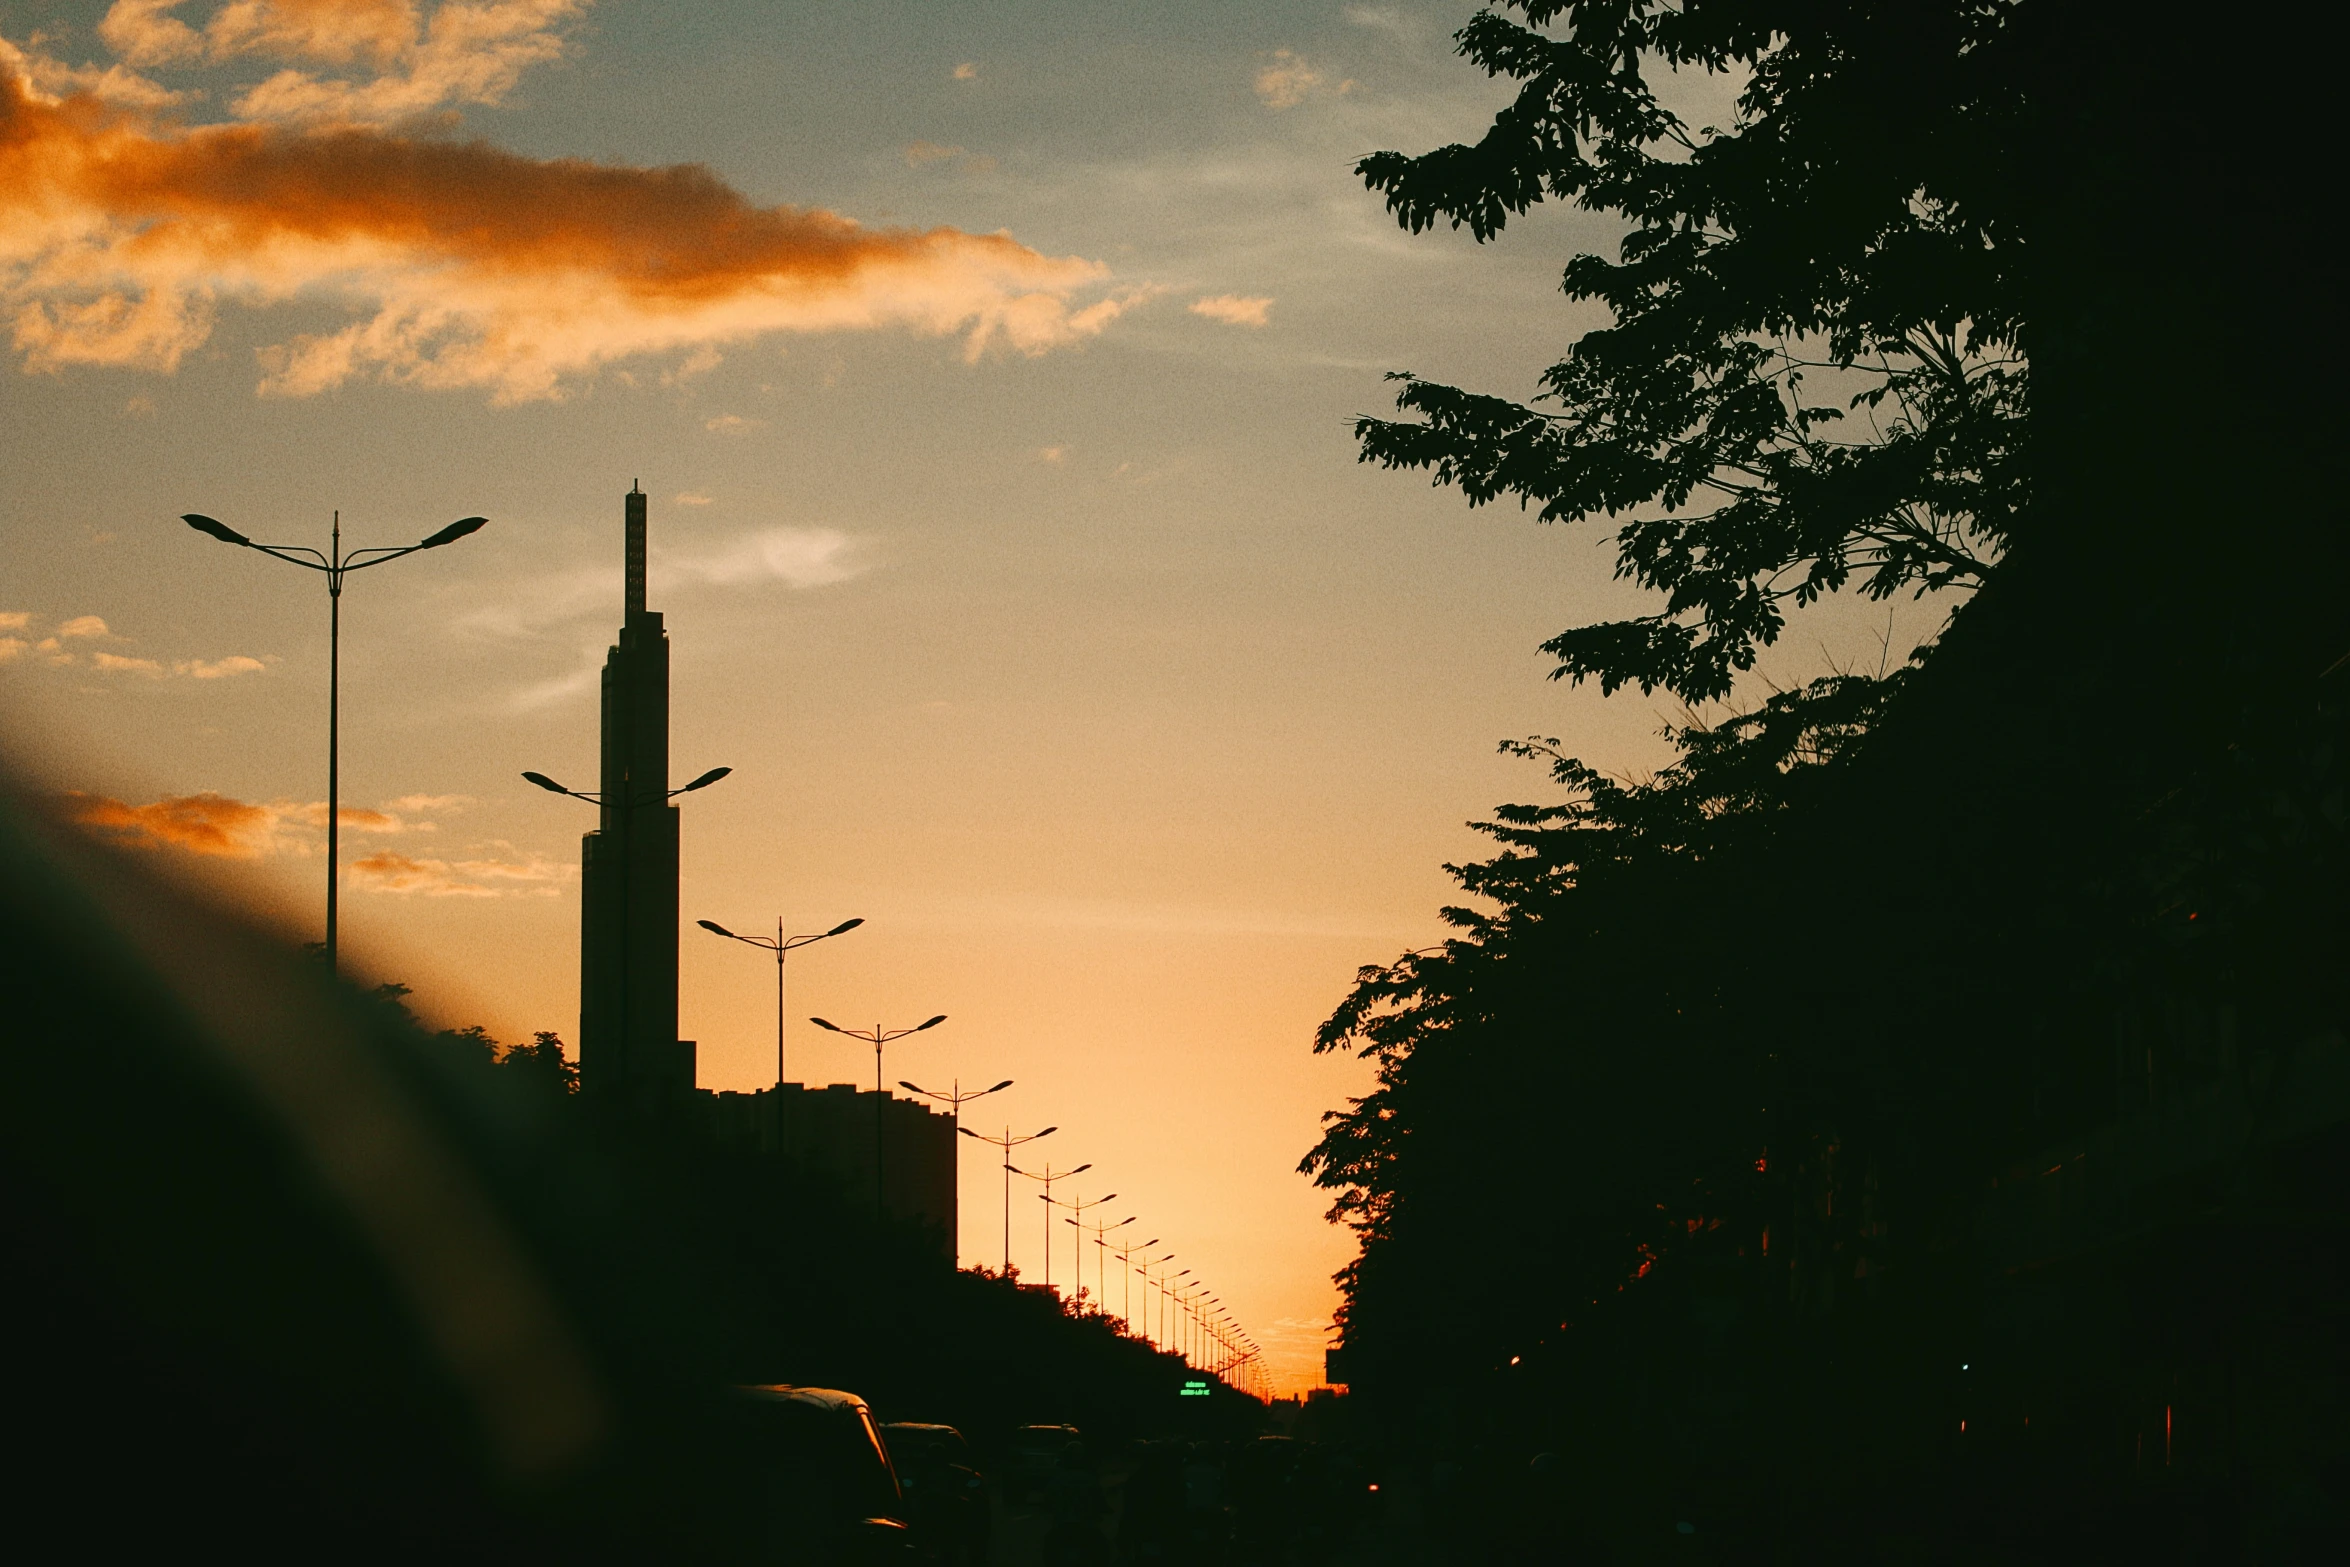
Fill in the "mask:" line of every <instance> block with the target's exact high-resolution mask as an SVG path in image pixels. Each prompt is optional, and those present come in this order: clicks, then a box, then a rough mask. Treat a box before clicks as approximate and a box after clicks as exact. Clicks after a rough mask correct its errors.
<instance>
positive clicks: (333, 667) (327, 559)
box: [180, 511, 489, 973]
mask: <svg viewBox="0 0 2350 1567" xmlns="http://www.w3.org/2000/svg"><path fill="white" fill-rule="evenodd" d="M180 521H182V522H184V523H186V524H187V525H188V526H189V527H191V528H193V529H195V530H196V531H197V532H198V533H203V534H209V535H210V536H211V537H213V538H216V539H218V540H220V542H221V543H223V544H234V545H236V546H238V547H239V548H240V549H248V550H259V551H260V552H261V553H262V554H264V555H270V556H274V557H276V558H277V559H279V560H282V561H286V562H288V563H290V564H292V565H296V566H300V567H301V568H303V569H304V570H305V571H318V572H324V573H325V574H326V601H327V634H326V646H327V652H326V967H327V972H329V973H332V972H334V968H335V954H336V951H337V947H336V940H337V935H336V932H337V919H338V914H339V908H338V894H339V892H340V890H341V887H340V883H341V880H342V878H341V874H340V872H341V868H342V816H343V578H344V577H345V576H347V575H348V574H349V573H351V572H354V571H365V570H366V569H367V568H368V567H370V566H380V565H382V564H384V562H386V561H392V560H398V559H399V558H400V557H401V556H403V555H413V554H415V553H416V552H417V551H419V550H437V549H439V548H440V547H441V546H442V545H444V544H454V543H456V542H457V541H458V540H459V539H462V538H464V537H466V536H467V535H469V534H473V533H479V532H480V531H481V530H482V529H483V528H484V527H487V526H488V525H489V518H487V517H464V518H460V519H459V520H458V521H456V522H452V523H450V524H449V525H448V526H447V527H445V528H443V529H441V531H440V532H438V533H436V534H434V535H432V536H431V537H430V538H428V539H425V540H424V541H423V542H421V543H418V544H402V545H398V546H391V545H379V546H375V547H371V548H368V549H363V550H353V551H352V552H351V553H350V554H348V555H345V554H344V553H343V514H342V513H341V512H340V511H338V512H336V513H335V514H334V536H333V544H332V548H331V550H330V552H329V553H327V554H324V555H322V554H320V553H319V552H318V551H316V550H314V549H311V548H310V547H309V546H307V545H303V544H256V543H254V542H253V541H252V540H251V539H248V538H246V537H245V536H244V535H243V534H241V533H239V532H238V531H237V530H236V529H234V528H232V527H230V526H229V525H228V524H227V523H225V522H220V521H218V520H216V519H214V518H211V517H207V516H204V515H203V514H202V513H200V512H192V511H191V512H186V513H183V514H182V515H181V517H180Z"/></svg>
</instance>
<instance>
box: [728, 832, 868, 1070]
mask: <svg viewBox="0 0 2350 1567" xmlns="http://www.w3.org/2000/svg"><path fill="white" fill-rule="evenodd" d="M688 787H689V788H690V787H691V785H688ZM694 923H695V924H696V925H699V926H701V927H702V929H704V930H706V931H708V932H709V933H710V934H711V935H713V936H724V937H725V938H726V939H727V940H729V941H739V942H741V943H742V944H743V945H744V946H747V947H764V948H765V949H767V950H768V951H769V952H772V953H774V954H775V1086H776V1087H777V1088H781V1087H782V1086H783V958H784V954H785V953H787V952H796V951H798V950H799V949H800V948H802V947H804V946H806V945H808V943H810V942H812V941H826V940H829V939H831V938H832V937H834V936H842V935H846V934H847V933H848V932H850V931H852V930H855V929H856V928H857V927H858V926H860V925H862V924H864V923H865V922H864V921H863V920H861V919H859V920H842V921H841V922H840V923H839V924H838V925H835V926H833V927H832V929H830V930H820V931H818V932H817V933H816V934H815V935H813V936H786V935H785V934H784V933H783V916H782V915H780V914H778V915H776V916H775V939H774V940H773V941H769V940H768V939H767V938H766V937H765V936H738V935H736V934H735V933H734V932H733V931H731V930H728V929H727V928H726V927H725V926H723V925H721V924H719V923H718V922H717V921H716V920H696V921H694ZM777 1113H779V1114H780V1113H781V1107H780V1106H779V1107H778V1112H777Z"/></svg>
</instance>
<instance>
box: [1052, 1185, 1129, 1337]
mask: <svg viewBox="0 0 2350 1567" xmlns="http://www.w3.org/2000/svg"><path fill="white" fill-rule="evenodd" d="M1117 1195H1118V1194H1117V1193H1116V1192H1112V1193H1110V1196H1111V1197H1115V1196H1117ZM1102 1200H1103V1201H1105V1202H1107V1201H1108V1200H1109V1198H1104V1199H1102ZM1061 1222H1062V1223H1063V1224H1074V1225H1076V1226H1077V1233H1078V1235H1079V1237H1080V1238H1082V1237H1083V1236H1085V1235H1087V1234H1088V1233H1090V1234H1091V1235H1092V1236H1093V1286H1094V1288H1093V1306H1094V1310H1096V1311H1098V1312H1101V1313H1103V1314H1104V1315H1105V1316H1106V1315H1107V1314H1108V1313H1109V1309H1110V1243H1109V1242H1108V1241H1107V1240H1104V1239H1103V1238H1102V1237H1104V1236H1106V1235H1108V1234H1109V1233H1110V1231H1112V1230H1122V1229H1124V1228H1126V1226H1127V1225H1129V1224H1132V1223H1133V1222H1134V1215H1133V1214H1131V1213H1130V1214H1128V1215H1127V1216H1126V1217H1125V1218H1123V1219H1120V1220H1119V1221H1118V1222H1117V1223H1116V1224H1088V1223H1086V1222H1085V1221H1084V1220H1083V1219H1081V1218H1080V1219H1063V1220H1062V1221H1061ZM1077 1277H1078V1279H1079V1281H1080V1282H1081V1283H1082V1282H1083V1280H1084V1278H1085V1253H1084V1252H1082V1251H1080V1252H1079V1253H1078V1254H1077Z"/></svg>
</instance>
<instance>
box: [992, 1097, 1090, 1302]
mask: <svg viewBox="0 0 2350 1567" xmlns="http://www.w3.org/2000/svg"><path fill="white" fill-rule="evenodd" d="M1039 1135H1042V1134H1041V1133H1040V1134H1039ZM1004 1168H1005V1169H1007V1170H1009V1171H1011V1172H1012V1173H1013V1174H1014V1175H1025V1176H1027V1177H1028V1178H1029V1179H1030V1180H1032V1181H1042V1182H1044V1200H1045V1201H1046V1202H1048V1203H1049V1202H1051V1201H1052V1200H1053V1182H1055V1181H1065V1180H1067V1179H1068V1178H1069V1177H1070V1176H1072V1175H1083V1174H1084V1173H1085V1172H1086V1171H1088V1170H1090V1169H1092V1168H1093V1164H1092V1162H1091V1161H1090V1160H1089V1161H1087V1162H1086V1163H1084V1164H1081V1165H1079V1166H1078V1167H1077V1168H1076V1169H1074V1170H1055V1169H1054V1168H1053V1162H1052V1161H1051V1160H1050V1159H1047V1160H1046V1161H1045V1162H1044V1173H1043V1174H1041V1175H1039V1174H1038V1173H1037V1172H1036V1171H1034V1170H1023V1169H1021V1168H1020V1167H1019V1166H1018V1165H1016V1164H1007V1165H1005V1166H1004ZM1044 1284H1045V1288H1047V1289H1051V1288H1052V1286H1053V1210H1052V1209H1051V1208H1047V1209H1045V1211H1044Z"/></svg>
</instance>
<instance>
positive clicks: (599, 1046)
mask: <svg viewBox="0 0 2350 1567" xmlns="http://www.w3.org/2000/svg"><path fill="white" fill-rule="evenodd" d="M626 521H627V610H626V613H625V615H624V617H623V618H622V620H621V625H620V640H619V641H618V642H616V643H614V644H613V646H612V649H611V651H610V652H608V653H607V654H605V655H604V713H603V720H604V747H603V762H604V765H603V778H602V782H601V784H600V786H599V787H600V790H601V793H602V796H603V809H602V814H601V817H600V819H599V822H598V825H597V827H596V830H595V831H593V832H591V833H589V834H587V836H586V837H585V838H583V839H582V840H581V842H580V879H581V898H580V933H579V1065H580V1086H581V1088H582V1089H583V1090H586V1091H588V1092H591V1093H599V1094H611V1093H616V1092H625V1093H626V1094H627V1095H628V1096H629V1097H631V1098H636V1099H646V1100H662V1099H668V1098H671V1097H673V1096H676V1095H681V1094H684V1093H686V1092H688V1091H690V1090H691V1089H692V1088H693V1084H694V1060H693V1046H692V1044H691V1043H689V1042H681V1041H680V1040H679V1039H678V1037H677V827H678V812H677V807H676V806H674V805H672V804H670V803H669V634H668V633H667V632H666V631H664V630H663V629H662V626H661V617H660V615H659V614H657V613H655V612H653V611H651V610H648V609H646V608H645V497H644V495H643V494H642V493H641V492H640V491H637V490H635V489H631V490H630V491H629V493H628V495H627V497H626Z"/></svg>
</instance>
